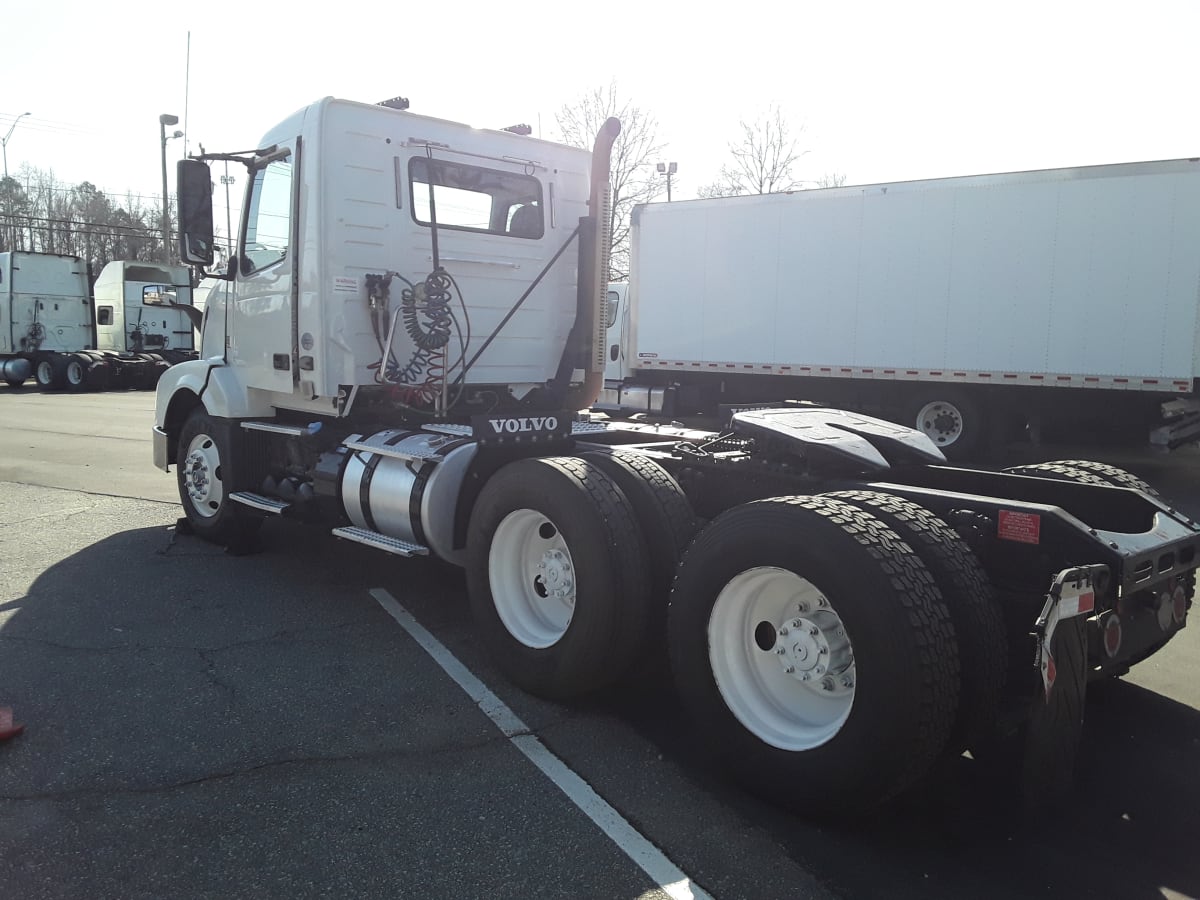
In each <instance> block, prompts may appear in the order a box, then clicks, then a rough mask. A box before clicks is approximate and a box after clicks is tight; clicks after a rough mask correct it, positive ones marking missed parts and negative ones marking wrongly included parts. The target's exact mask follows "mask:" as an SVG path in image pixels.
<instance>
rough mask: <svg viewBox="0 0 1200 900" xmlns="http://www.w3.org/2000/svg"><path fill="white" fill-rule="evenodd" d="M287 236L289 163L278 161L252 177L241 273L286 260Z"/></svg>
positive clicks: (290, 178) (289, 236)
mask: <svg viewBox="0 0 1200 900" xmlns="http://www.w3.org/2000/svg"><path fill="white" fill-rule="evenodd" d="M291 234H292V164H291V162H289V161H288V160H278V161H276V162H273V163H271V164H270V165H268V166H267V167H266V168H265V169H259V171H258V173H257V174H255V176H254V193H253V194H252V195H251V197H250V211H249V214H248V215H247V217H246V247H245V251H244V252H243V254H242V274H243V275H249V274H251V273H253V272H258V271H261V270H262V269H265V268H267V267H268V266H273V265H275V264H276V263H277V262H279V261H280V260H282V259H283V258H284V257H286V256H287V252H288V242H289V241H290V240H291Z"/></svg>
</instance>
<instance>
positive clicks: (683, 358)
mask: <svg viewBox="0 0 1200 900" xmlns="http://www.w3.org/2000/svg"><path fill="white" fill-rule="evenodd" d="M632 240H633V247H632V262H631V273H630V279H629V285H628V295H629V296H628V303H627V305H626V306H625V307H624V311H623V317H622V318H620V320H619V322H618V323H617V324H615V325H614V328H613V329H612V331H611V335H612V340H610V348H611V352H610V361H609V368H608V370H607V371H606V379H605V380H606V391H605V394H604V396H603V398H602V401H601V408H606V409H609V410H614V411H615V410H621V409H624V410H626V411H639V412H655V413H664V414H666V415H674V416H682V415H688V414H694V413H712V412H715V411H716V410H717V409H718V407H719V406H721V405H722V404H725V405H732V406H738V405H742V404H746V403H754V402H764V401H765V402H774V401H779V400H784V399H790V398H803V399H811V400H818V401H822V402H829V403H834V404H850V405H852V406H854V407H855V408H859V409H863V410H871V411H875V412H877V413H878V414H880V415H882V416H884V417H885V418H888V419H891V420H893V421H896V422H899V423H901V424H904V425H908V426H910V427H915V428H918V429H920V430H921V431H923V432H924V433H925V434H927V435H928V436H929V437H930V438H931V439H932V440H933V441H934V442H935V443H936V444H937V445H938V446H939V447H941V448H942V449H943V450H945V451H946V452H947V453H948V454H950V455H952V456H963V455H966V454H969V453H971V452H973V451H974V450H976V449H977V448H978V445H979V442H980V441H983V440H985V439H986V438H988V437H989V436H996V437H1006V436H1008V435H1007V432H1008V431H1009V430H1010V429H1011V428H1012V427H1013V426H1014V425H1015V426H1018V427H1019V426H1022V425H1030V426H1032V427H1033V428H1035V429H1037V428H1040V427H1042V426H1062V427H1070V426H1073V425H1076V424H1079V423H1082V422H1085V421H1087V420H1103V421H1107V422H1109V423H1111V424H1113V425H1117V424H1122V423H1123V424H1126V425H1132V426H1134V427H1137V428H1139V429H1141V433H1142V434H1143V435H1146V436H1147V437H1150V438H1151V439H1152V440H1153V441H1154V442H1155V443H1158V444H1160V445H1164V446H1173V445H1176V444H1178V443H1181V442H1184V441H1188V440H1195V439H1196V438H1197V436H1200V415H1198V414H1197V410H1198V409H1200V405H1198V404H1197V403H1196V400H1195V394H1196V379H1197V377H1198V376H1200V253H1198V252H1196V248H1197V247H1200V160H1195V159H1185V160H1174V161H1166V162H1149V163H1129V164H1121V165H1107V166H1090V167H1083V168H1070V169H1053V170H1046V171H1034V172H1018V173H1011V174H1003V175H986V176H978V177H968V178H945V179H936V180H929V181H912V182H903V183H897V184H876V185H867V186H852V187H839V188H829V189H825V190H812V191H799V192H795V193H790V194H768V195H760V196H750V197H733V198H722V199H712V200H696V201H686V202H675V203H669V204H668V203H657V204H650V205H647V206H643V207H640V208H638V209H637V210H635V212H634V219H633V228H632ZM618 289H619V288H618ZM1164 404H1166V405H1167V406H1166V410H1165V412H1164Z"/></svg>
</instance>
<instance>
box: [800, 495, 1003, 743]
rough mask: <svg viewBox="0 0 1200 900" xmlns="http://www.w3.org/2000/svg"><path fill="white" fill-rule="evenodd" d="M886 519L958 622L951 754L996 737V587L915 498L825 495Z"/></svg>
mask: <svg viewBox="0 0 1200 900" xmlns="http://www.w3.org/2000/svg"><path fill="white" fill-rule="evenodd" d="M821 496H824V497H833V498H836V499H839V500H845V501H846V502H847V503H852V504H854V505H855V506H857V507H858V508H860V509H865V510H867V511H868V512H870V513H871V514H872V515H874V516H875V517H876V518H878V519H881V520H882V521H883V522H885V523H886V524H887V526H888V527H889V528H891V529H892V530H893V531H895V532H896V533H897V534H898V535H900V537H901V538H903V539H904V540H905V541H906V542H907V543H908V544H909V546H911V547H912V548H913V550H914V551H915V552H916V554H917V556H919V557H920V558H921V562H923V563H924V564H925V567H926V568H927V569H929V573H930V574H931V575H932V576H933V580H934V582H935V583H936V584H937V586H938V590H939V591H941V594H942V598H943V599H944V600H945V601H946V606H947V608H948V610H949V613H950V621H951V622H952V623H953V624H954V633H955V635H956V637H957V639H958V658H959V662H960V666H961V671H962V690H961V695H960V697H959V703H958V715H957V717H956V718H955V721H954V727H953V729H952V730H951V732H950V739H949V741H948V742H947V745H946V753H947V755H950V756H958V755H960V754H961V753H962V751H963V750H966V749H968V748H970V747H972V746H975V745H976V744H977V743H978V742H980V741H984V740H991V739H992V737H993V735H994V733H995V730H996V724H997V716H998V714H999V710H1000V702H1001V698H1002V696H1003V693H1004V686H1005V682H1006V680H1007V675H1008V634H1007V632H1006V630H1005V626H1004V617H1003V615H1002V614H1001V611H1000V606H999V603H998V601H997V598H996V592H995V589H994V588H993V587H992V583H991V581H990V580H989V579H988V576H987V573H986V572H985V571H984V569H983V566H982V565H980V563H979V559H978V557H976V556H975V553H974V551H972V550H971V548H970V547H969V546H968V545H967V542H966V541H964V540H963V539H962V536H961V535H959V534H958V532H956V531H955V530H954V529H953V528H951V527H950V526H949V525H948V524H946V522H944V521H943V520H942V519H941V518H939V517H938V516H936V515H934V514H933V513H932V512H930V511H929V510H927V509H925V508H924V507H923V506H920V505H918V504H916V503H914V502H912V501H911V500H906V499H904V498H903V497H897V496H895V495H893V494H884V493H879V492H875V491H838V492H836V493H830V494H822V495H821Z"/></svg>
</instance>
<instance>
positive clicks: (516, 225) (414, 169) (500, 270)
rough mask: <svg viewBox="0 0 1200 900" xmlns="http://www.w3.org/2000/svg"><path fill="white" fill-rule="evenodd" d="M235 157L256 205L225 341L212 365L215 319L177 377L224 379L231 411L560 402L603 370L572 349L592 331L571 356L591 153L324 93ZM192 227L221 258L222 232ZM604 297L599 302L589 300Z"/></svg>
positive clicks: (447, 411) (464, 409)
mask: <svg viewBox="0 0 1200 900" xmlns="http://www.w3.org/2000/svg"><path fill="white" fill-rule="evenodd" d="M238 161H240V162H243V163H244V164H245V165H246V166H247V168H248V170H249V176H250V177H249V178H248V179H247V182H248V185H247V194H246V197H245V202H244V208H245V209H246V211H247V212H246V215H245V221H244V223H243V225H242V229H241V234H240V236H239V241H238V246H237V249H236V254H235V256H234V258H233V261H232V265H231V266H230V267H229V272H228V274H227V275H226V276H225V277H226V279H227V282H228V285H229V291H228V297H227V301H228V302H227V304H226V305H225V308H224V309H225V313H226V314H225V315H224V316H222V317H216V316H215V315H213V314H210V316H209V324H208V328H209V329H219V330H220V332H221V339H220V340H219V341H215V340H214V341H212V342H211V343H212V344H213V345H216V346H220V347H222V348H223V352H222V353H221V354H220V360H219V364H217V363H214V362H213V358H214V356H213V354H212V353H211V352H210V351H209V350H208V349H207V347H208V345H209V344H208V342H207V334H206V349H205V355H206V356H208V357H209V360H207V361H200V362H197V363H196V364H194V365H192V366H184V367H182V368H180V369H179V370H178V371H177V372H174V373H173V375H172V379H171V380H169V382H168V383H167V385H166V388H167V389H170V390H172V391H174V390H175V388H176V387H179V386H185V385H186V386H190V388H191V389H193V391H194V392H196V391H198V390H199V386H200V385H201V384H204V383H206V381H207V383H209V384H210V385H213V384H215V385H216V388H215V390H214V389H212V388H210V390H212V391H213V393H214V394H216V393H220V394H221V395H222V396H223V397H224V398H225V399H224V400H222V401H221V411H222V413H223V414H227V415H231V416H250V415H261V414H263V413H265V412H268V411H270V410H275V409H290V410H296V411H299V410H304V411H307V412H311V413H324V414H332V415H344V414H345V413H346V412H347V411H348V409H349V408H350V406H351V403H350V402H349V399H350V395H351V394H356V395H357V394H358V393H360V392H361V393H363V394H364V395H376V396H381V395H386V396H387V397H388V398H389V400H391V401H397V402H399V403H400V405H402V406H405V407H407V408H409V409H411V410H414V411H416V412H418V413H420V414H428V415H435V416H447V415H453V414H457V415H459V416H462V415H469V414H471V413H474V412H483V411H486V410H488V409H495V408H497V407H514V408H515V407H527V408H528V407H533V408H539V409H544V408H550V407H555V408H558V407H560V406H561V405H562V404H563V403H564V402H565V401H566V396H567V393H568V391H569V389H570V387H571V385H575V386H576V387H578V386H580V385H581V384H582V382H583V380H584V378H583V375H584V370H585V369H590V368H597V366H594V365H591V363H592V355H593V354H589V353H581V352H579V351H580V349H581V348H582V347H583V345H584V344H586V343H589V342H590V334H589V335H587V337H586V338H584V339H577V340H576V341H575V342H574V344H573V345H572V348H571V350H570V352H569V353H567V354H566V356H570V357H571V358H570V359H567V358H566V356H565V355H564V351H565V348H567V345H568V337H569V335H570V333H571V331H572V328H573V327H574V326H575V322H576V318H577V312H578V307H579V296H580V287H579V283H580V279H579V266H580V263H579V258H578V250H577V248H576V249H572V250H571V252H567V251H568V248H570V247H571V246H572V245H573V244H575V243H576V240H575V239H576V236H577V234H578V232H579V222H580V219H581V217H583V216H585V215H586V213H587V203H588V195H589V175H588V161H589V155H588V153H587V152H586V151H584V150H578V149H575V148H570V147H564V146H562V145H557V144H552V143H550V142H546V141H539V140H536V139H533V138H528V137H524V136H520V135H515V134H511V133H507V132H502V131H494V132H489V131H482V130H478V129H473V128H469V127H467V126H463V125H459V124H456V123H451V122H446V121H443V120H439V119H433V118H429V117H424V116H416V115H413V114H411V113H408V112H404V111H400V110H396V109H389V108H386V107H382V106H376V105H370V104H363V103H355V102H351V101H346V100H335V99H332V98H326V99H324V100H321V101H319V102H317V103H315V104H313V105H312V106H309V107H307V108H306V109H304V110H301V111H300V112H297V113H296V114H294V115H293V116H291V117H289V118H288V119H286V120H285V121H284V122H282V123H281V124H280V125H278V126H277V127H275V128H273V129H271V130H270V131H269V132H268V133H267V134H266V135H265V136H264V138H263V140H262V149H261V150H260V151H258V152H256V153H255V154H251V155H249V156H247V157H244V158H240V157H239V158H238ZM189 163H190V164H191V166H193V167H195V166H199V167H202V168H203V169H204V170H205V171H204V172H198V170H196V169H195V168H192V169H191V171H192V172H197V174H196V175H195V180H196V181H197V183H199V182H202V181H203V179H204V178H205V177H207V174H206V173H207V166H204V165H203V163H201V162H196V161H194V160H193V161H185V163H184V165H183V166H181V178H182V181H181V185H183V186H184V188H183V189H184V190H186V183H187V182H188V178H189V175H188V174H187V173H188V171H189ZM201 193H203V191H202V190H201V191H197V192H195V193H194V194H193V196H194V197H197V199H199V200H202V199H203V198H199V196H198V195H199V194H201ZM184 213H185V218H186V214H187V210H186V209H185V210H184ZM206 215H207V216H209V217H210V216H211V209H210V208H209V209H208V210H207V211H206ZM185 227H186V222H185ZM192 237H193V239H194V238H195V236H194V235H193V236H192ZM184 241H185V250H186V248H187V247H188V246H196V245H195V241H194V240H193V243H192V244H190V245H189V244H188V241H189V237H188V235H186V234H185V235H184ZM199 241H200V243H203V244H205V245H206V248H207V250H208V253H206V254H201V256H202V257H207V258H209V259H211V238H210V237H209V236H208V235H207V233H205V234H204V235H203V236H202V237H201V238H199ZM588 242H589V246H590V245H591V244H593V243H595V242H594V241H593V240H591V239H588ZM590 253H591V251H589V254H590ZM593 262H594V261H590V262H589V268H590V269H591V271H592V272H593V273H594V272H595V271H596V270H597V268H598V267H597V266H595V265H594V264H592V263H593ZM436 273H440V274H436ZM451 273H452V274H451ZM218 277H219V276H218ZM431 277H432V280H430V279H431ZM587 277H588V278H589V279H591V281H593V282H595V284H596V285H598V283H599V276H598V275H595V274H592V275H588V276H587ZM588 290H589V292H590V291H591V290H593V289H592V288H591V287H589V288H588ZM589 297H590V294H589ZM602 302H603V299H602V297H601V298H600V299H598V300H596V299H589V300H588V304H587V305H588V310H587V315H588V316H589V317H595V316H597V315H599V313H600V310H599V307H600V306H601V304H602ZM590 325H591V323H590V322H589V327H590ZM581 359H582V360H585V362H584V363H583V364H581V362H580V360H581ZM592 380H593V382H598V378H596V379H592ZM234 398H236V399H234ZM551 398H552V399H551ZM581 405H583V406H586V405H587V403H586V402H583V403H582V404H581Z"/></svg>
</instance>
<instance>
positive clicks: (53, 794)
mask: <svg viewBox="0 0 1200 900" xmlns="http://www.w3.org/2000/svg"><path fill="white" fill-rule="evenodd" d="M500 741H504V742H506V743H507V739H506V738H504V737H501V736H493V737H488V738H485V739H482V740H478V741H466V742H461V743H456V744H454V745H453V746H448V747H432V748H422V749H420V750H405V749H392V750H382V751H377V752H373V753H347V754H336V755H313V756H288V757H282V758H279V759H270V760H267V761H265V762H261V763H257V764H256V765H252V766H243V767H240V768H231V769H223V770H221V771H218V772H208V773H206V774H203V775H196V776H194V777H192V778H183V779H180V780H178V781H171V782H167V783H164V784H151V785H142V786H138V785H130V786H120V787H109V788H105V787H83V788H74V789H69V790H62V791H38V792H32V793H28V794H0V802H9V803H26V802H37V801H44V800H50V801H56V802H61V801H70V800H76V799H86V798H89V797H119V796H130V797H138V796H147V795H152V794H162V793H169V792H171V791H177V790H182V789H186V788H191V787H197V786H201V785H207V784H216V783H220V782H224V781H230V780H232V779H235V778H244V777H246V776H248V775H256V774H259V773H262V772H268V771H271V770H276V769H286V768H293V767H295V768H303V767H305V766H323V765H331V764H332V765H345V764H356V763H361V762H388V761H391V760H396V759H412V758H416V757H425V756H440V755H443V754H446V753H450V752H454V753H464V754H467V753H474V752H477V751H479V750H484V749H487V748H488V747H490V746H492V745H494V744H496V743H498V742H500Z"/></svg>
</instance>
